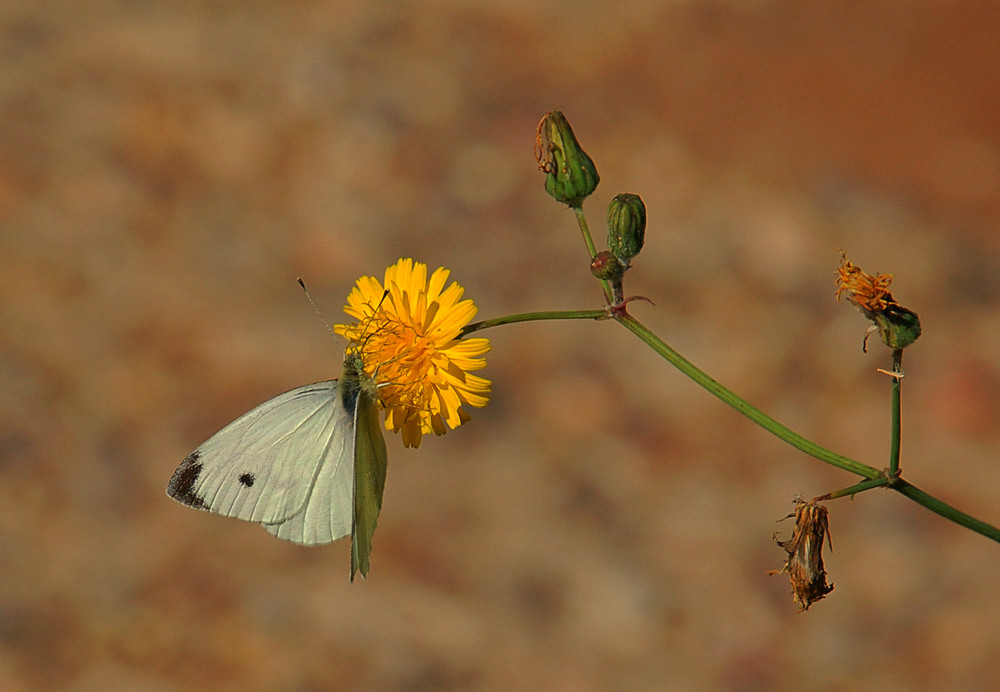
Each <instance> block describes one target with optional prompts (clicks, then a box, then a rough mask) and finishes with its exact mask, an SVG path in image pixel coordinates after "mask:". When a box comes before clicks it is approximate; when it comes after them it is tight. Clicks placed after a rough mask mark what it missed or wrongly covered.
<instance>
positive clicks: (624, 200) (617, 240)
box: [608, 192, 646, 267]
mask: <svg viewBox="0 0 1000 692" xmlns="http://www.w3.org/2000/svg"><path fill="white" fill-rule="evenodd" d="M645 239H646V205H645V204H643V202H642V198H641V197H639V195H633V194H631V193H628V192H625V193H622V194H620V195H618V196H616V197H615V198H614V199H613V200H611V203H610V204H609V205H608V247H609V248H611V252H613V253H615V256H616V257H617V258H618V259H620V260H621V261H622V263H623V264H624V265H625V266H626V267H628V265H629V262H630V261H631V260H632V258H633V257H635V256H636V255H638V254H639V252H640V251H641V250H642V244H643V242H644V241H645Z"/></svg>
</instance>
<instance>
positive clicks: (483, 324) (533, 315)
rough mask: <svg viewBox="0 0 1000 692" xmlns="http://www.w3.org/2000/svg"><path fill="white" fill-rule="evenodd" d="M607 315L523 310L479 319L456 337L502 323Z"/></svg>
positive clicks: (599, 311)
mask: <svg viewBox="0 0 1000 692" xmlns="http://www.w3.org/2000/svg"><path fill="white" fill-rule="evenodd" d="M607 316H608V312H607V310H550V311H545V312H524V313H521V314H519V315H506V316H504V317H497V318H494V319H492V320H480V321H479V322H473V323H472V324H468V325H466V327H465V329H463V330H462V331H461V333H460V334H459V335H458V338H459V339H461V338H463V337H465V336H468V335H469V334H471V333H472V332H478V331H479V330H480V329H489V328H490V327H499V326H500V325H502V324H517V323H518V322H537V321H539V320H602V319H606V318H607Z"/></svg>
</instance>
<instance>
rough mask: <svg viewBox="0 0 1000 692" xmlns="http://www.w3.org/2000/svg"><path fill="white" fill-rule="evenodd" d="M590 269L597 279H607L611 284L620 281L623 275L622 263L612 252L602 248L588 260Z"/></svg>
mask: <svg viewBox="0 0 1000 692" xmlns="http://www.w3.org/2000/svg"><path fill="white" fill-rule="evenodd" d="M590 271H591V272H592V273H593V275H594V276H596V277H597V278H598V279H601V280H603V281H608V282H610V283H612V284H616V283H621V280H622V277H623V276H624V275H625V267H624V266H623V265H622V263H621V262H620V261H618V258H617V257H615V255H614V253H612V252H608V251H607V250H602V251H601V252H598V253H597V254H596V255H594V259H592V260H591V261H590Z"/></svg>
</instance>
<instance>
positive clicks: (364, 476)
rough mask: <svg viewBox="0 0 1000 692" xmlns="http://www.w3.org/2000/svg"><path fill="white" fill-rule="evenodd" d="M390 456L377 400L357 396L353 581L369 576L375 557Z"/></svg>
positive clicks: (362, 393) (352, 540)
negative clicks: (356, 578) (370, 562)
mask: <svg viewBox="0 0 1000 692" xmlns="http://www.w3.org/2000/svg"><path fill="white" fill-rule="evenodd" d="M387 466H388V455H387V453H386V450H385V440H384V439H383V437H382V428H381V425H380V424H379V416H378V405H377V403H376V401H375V398H374V396H372V394H371V393H369V392H366V391H365V388H364V387H362V391H361V393H360V395H359V396H358V403H357V412H356V416H355V443H354V529H353V537H352V538H351V581H353V580H354V575H355V573H357V572H361V576H362V577H367V576H368V568H369V558H370V557H371V553H372V536H373V534H374V533H375V524H376V522H377V521H378V515H379V512H380V511H381V510H382V493H383V491H384V490H385V474H386V468H387Z"/></svg>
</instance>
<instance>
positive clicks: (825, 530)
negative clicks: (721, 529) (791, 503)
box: [769, 499, 833, 610]
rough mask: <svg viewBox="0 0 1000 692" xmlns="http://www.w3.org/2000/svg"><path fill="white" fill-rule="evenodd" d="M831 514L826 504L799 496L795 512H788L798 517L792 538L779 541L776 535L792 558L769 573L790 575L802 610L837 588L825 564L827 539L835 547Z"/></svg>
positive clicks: (793, 592)
mask: <svg viewBox="0 0 1000 692" xmlns="http://www.w3.org/2000/svg"><path fill="white" fill-rule="evenodd" d="M828 515H829V512H828V511H827V509H826V507H824V506H823V505H819V504H816V502H815V501H812V502H804V501H803V500H799V499H797V500H795V513H794V514H789V515H788V517H792V516H794V517H795V531H794V532H793V533H792V537H791V538H790V539H788V540H787V541H779V540H778V537H777V534H775V536H774V542H775V543H777V544H778V545H780V546H781V547H782V548H784V549H785V552H786V553H788V559H787V560H786V561H785V566H784V567H782V568H781V569H780V570H775V571H772V572H769V574H772V575H774V574H782V573H786V574H788V578H789V580H791V582H792V596H793V598H794V599H795V602H796V603H798V604H799V606H801V609H802V610H809V606H811V605H812V604H813V603H815V602H816V601H818V600H820V599H822V598H823V597H824V596H826V595H827V594H828V593H830V592H831V591H833V584H827V583H826V569H825V568H824V567H823V539H824V538H825V539H826V542H827V544H829V546H830V550H833V543H832V542H831V541H830V533H829V532H830V524H829V518H828ZM788 517H785V518H786V519H787V518H788Z"/></svg>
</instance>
